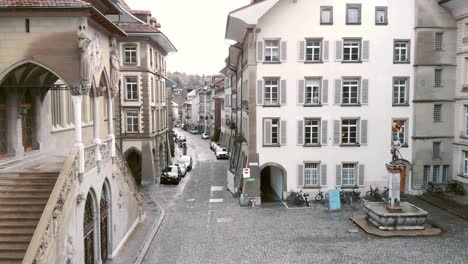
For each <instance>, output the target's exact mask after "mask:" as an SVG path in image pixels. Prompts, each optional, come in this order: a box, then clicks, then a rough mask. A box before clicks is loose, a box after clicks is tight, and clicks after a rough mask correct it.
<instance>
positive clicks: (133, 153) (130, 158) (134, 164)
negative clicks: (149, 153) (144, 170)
mask: <svg viewBox="0 0 468 264" xmlns="http://www.w3.org/2000/svg"><path fill="white" fill-rule="evenodd" d="M125 157H126V160H127V163H128V166H129V167H130V171H131V172H132V175H133V177H134V178H135V181H136V183H137V184H141V152H140V151H138V150H137V149H135V148H131V149H129V150H127V152H126V155H125Z"/></svg>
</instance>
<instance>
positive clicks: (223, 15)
mask: <svg viewBox="0 0 468 264" xmlns="http://www.w3.org/2000/svg"><path fill="white" fill-rule="evenodd" d="M126 2H127V4H128V5H129V6H130V8H132V9H138V10H140V9H147V10H151V13H152V15H153V16H155V17H156V18H157V20H158V22H159V23H161V30H162V32H164V34H165V35H166V36H168V37H169V39H170V40H171V42H172V43H173V44H174V45H175V46H176V48H177V50H178V52H177V53H175V54H172V55H170V56H169V57H168V58H167V65H168V66H167V67H168V70H169V71H181V72H186V73H191V74H200V75H201V74H216V73H218V72H219V70H221V69H222V68H223V67H224V59H225V58H226V57H227V55H228V53H227V52H228V50H227V48H228V46H229V45H228V44H226V42H225V40H224V34H225V30H226V20H227V14H228V13H229V12H230V11H232V10H234V9H237V8H239V7H242V6H244V5H247V4H249V3H250V0H126Z"/></svg>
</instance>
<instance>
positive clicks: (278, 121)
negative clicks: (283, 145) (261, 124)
mask: <svg viewBox="0 0 468 264" xmlns="http://www.w3.org/2000/svg"><path fill="white" fill-rule="evenodd" d="M274 123H276V124H274ZM280 124H281V121H280V119H279V118H271V135H270V137H271V145H280ZM273 128H276V132H273ZM274 133H276V137H273V134H274ZM273 138H275V139H276V143H275V142H273Z"/></svg>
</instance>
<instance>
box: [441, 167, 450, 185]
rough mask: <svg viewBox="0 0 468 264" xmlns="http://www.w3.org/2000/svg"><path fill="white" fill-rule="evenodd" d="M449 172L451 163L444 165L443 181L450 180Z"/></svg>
mask: <svg viewBox="0 0 468 264" xmlns="http://www.w3.org/2000/svg"><path fill="white" fill-rule="evenodd" d="M449 174H450V165H442V178H441V182H442V183H447V182H448V179H449Z"/></svg>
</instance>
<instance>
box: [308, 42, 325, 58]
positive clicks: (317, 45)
mask: <svg viewBox="0 0 468 264" xmlns="http://www.w3.org/2000/svg"><path fill="white" fill-rule="evenodd" d="M321 47H322V41H321V40H320V39H307V40H306V53H305V54H306V61H314V62H317V61H321V60H322V58H321V56H320V54H321Z"/></svg>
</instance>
